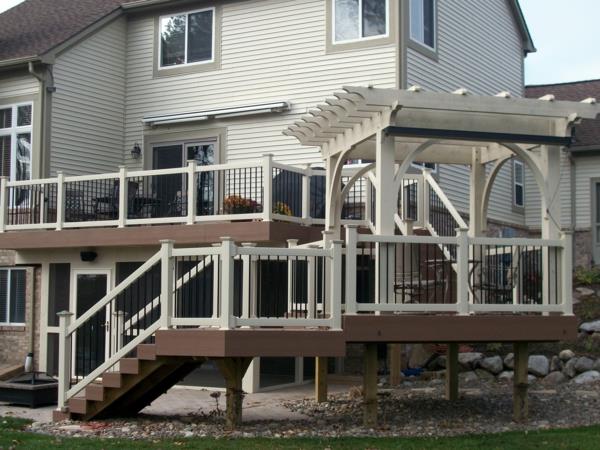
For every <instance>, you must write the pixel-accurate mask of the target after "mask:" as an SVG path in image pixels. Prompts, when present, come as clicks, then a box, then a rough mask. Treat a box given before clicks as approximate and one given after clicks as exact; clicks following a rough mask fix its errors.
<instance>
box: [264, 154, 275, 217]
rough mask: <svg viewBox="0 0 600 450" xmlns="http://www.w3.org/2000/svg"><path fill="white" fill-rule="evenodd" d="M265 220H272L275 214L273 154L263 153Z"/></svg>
mask: <svg viewBox="0 0 600 450" xmlns="http://www.w3.org/2000/svg"><path fill="white" fill-rule="evenodd" d="M262 166H263V168H262V169H263V220H264V221H265V222H271V220H272V216H273V155H271V154H268V155H263V162H262Z"/></svg>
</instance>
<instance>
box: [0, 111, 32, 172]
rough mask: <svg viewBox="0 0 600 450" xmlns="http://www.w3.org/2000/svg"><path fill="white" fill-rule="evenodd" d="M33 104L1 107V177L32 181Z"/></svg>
mask: <svg viewBox="0 0 600 450" xmlns="http://www.w3.org/2000/svg"><path fill="white" fill-rule="evenodd" d="M32 126H33V104H31V103H24V104H18V105H7V106H2V105H0V175H1V176H5V177H8V178H9V179H10V180H12V181H21V180H30V179H31V142H32V141H31V135H32V130H33V128H32Z"/></svg>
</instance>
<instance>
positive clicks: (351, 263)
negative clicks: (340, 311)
mask: <svg viewBox="0 0 600 450" xmlns="http://www.w3.org/2000/svg"><path fill="white" fill-rule="evenodd" d="M357 246H358V226H356V225H346V314H356V312H357V305H356V272H357V267H356V257H357Z"/></svg>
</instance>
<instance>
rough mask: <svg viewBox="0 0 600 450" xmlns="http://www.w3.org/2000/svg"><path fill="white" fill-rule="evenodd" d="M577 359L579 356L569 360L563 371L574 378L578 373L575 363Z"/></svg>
mask: <svg viewBox="0 0 600 450" xmlns="http://www.w3.org/2000/svg"><path fill="white" fill-rule="evenodd" d="M577 359H578V358H571V359H570V360H568V361H567V363H566V364H565V367H564V368H563V373H564V374H565V375H566V376H567V377H569V378H573V377H574V376H576V375H577V370H575V364H576V363H577Z"/></svg>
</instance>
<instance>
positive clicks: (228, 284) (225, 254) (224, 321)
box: [220, 237, 236, 330]
mask: <svg viewBox="0 0 600 450" xmlns="http://www.w3.org/2000/svg"><path fill="white" fill-rule="evenodd" d="M235 254H236V248H235V243H234V241H233V239H232V238H230V237H222V238H221V274H220V275H221V317H220V324H221V329H224V330H231V329H233V328H235V317H234V315H233V314H234V308H233V281H234V279H233V278H234V269H233V258H234V257H235Z"/></svg>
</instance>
